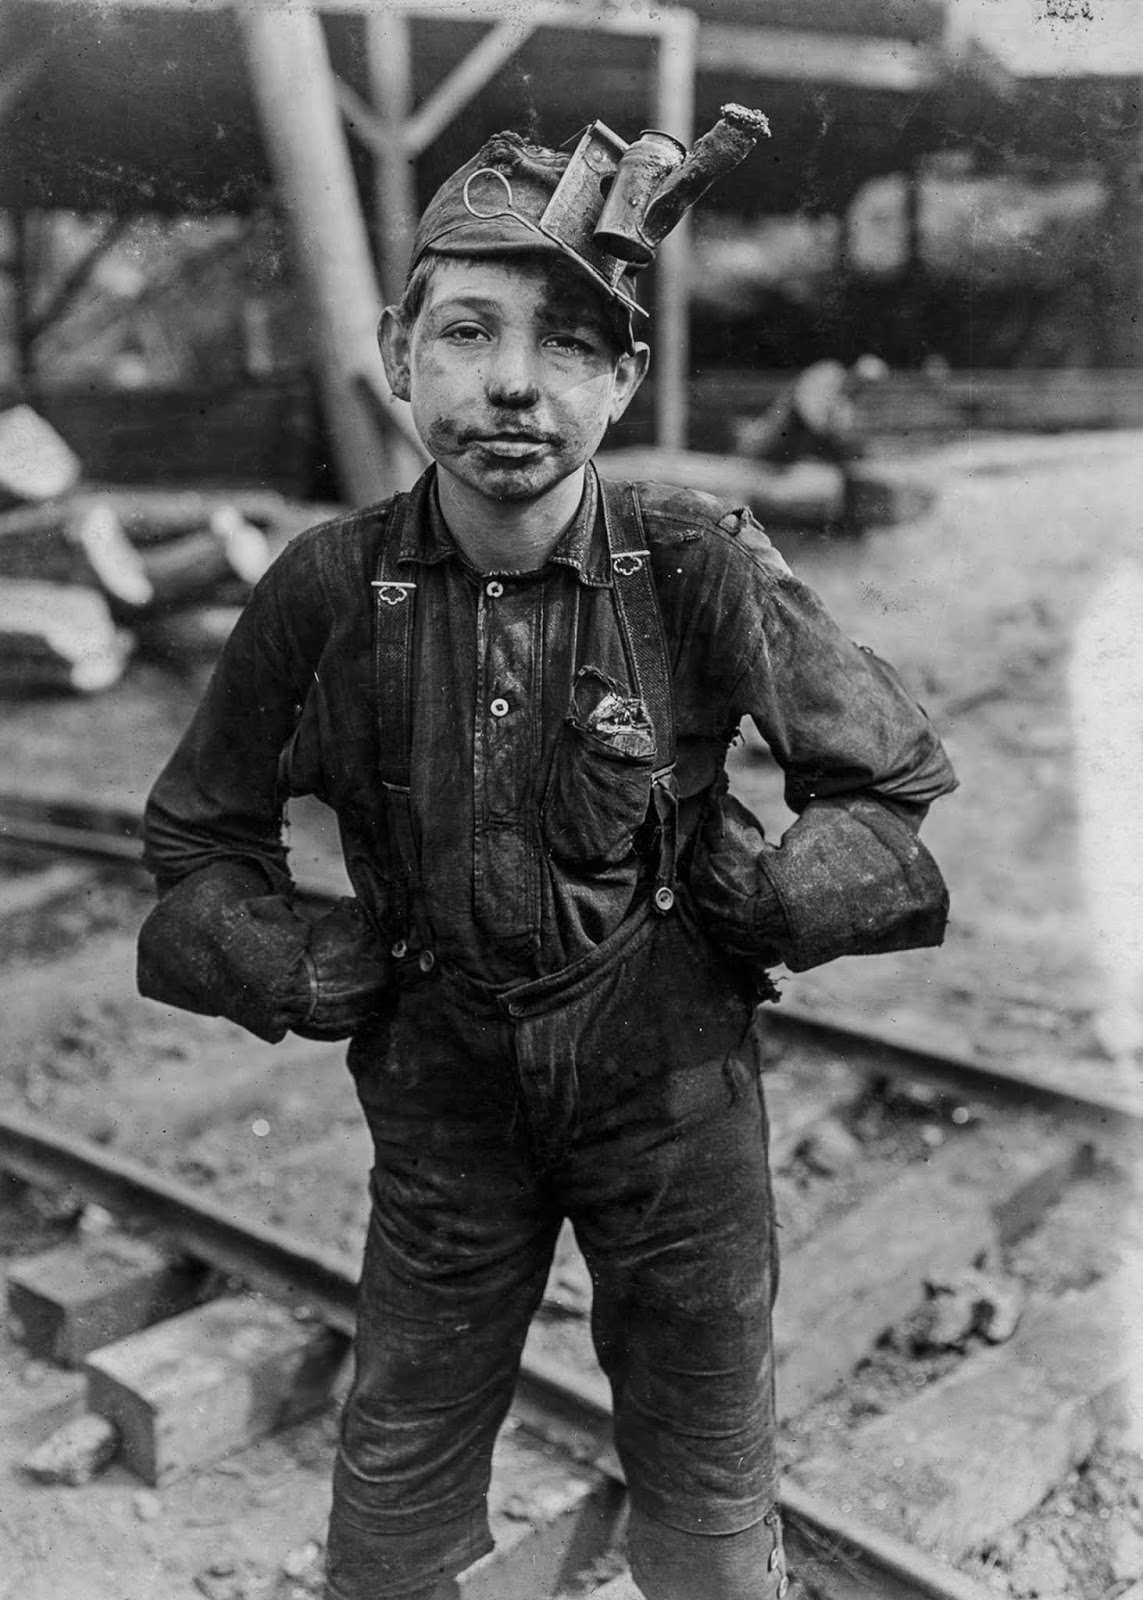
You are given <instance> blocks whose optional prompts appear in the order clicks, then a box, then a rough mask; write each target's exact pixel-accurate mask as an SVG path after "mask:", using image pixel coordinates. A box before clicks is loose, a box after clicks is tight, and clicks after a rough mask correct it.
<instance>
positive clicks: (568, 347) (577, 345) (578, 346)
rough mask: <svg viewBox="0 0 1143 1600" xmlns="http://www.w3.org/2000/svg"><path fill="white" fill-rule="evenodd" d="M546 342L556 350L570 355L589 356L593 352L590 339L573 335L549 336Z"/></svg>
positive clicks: (559, 334) (558, 334) (557, 334)
mask: <svg viewBox="0 0 1143 1600" xmlns="http://www.w3.org/2000/svg"><path fill="white" fill-rule="evenodd" d="M546 342H547V343H548V344H549V345H551V346H552V347H553V348H555V349H556V350H564V351H567V352H568V353H569V354H572V355H591V354H592V353H593V351H594V350H595V345H594V344H593V343H592V341H591V340H590V339H588V338H585V337H583V336H582V335H580V334H575V333H553V334H549V336H548V339H547V341H546Z"/></svg>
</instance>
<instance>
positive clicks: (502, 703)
mask: <svg viewBox="0 0 1143 1600" xmlns="http://www.w3.org/2000/svg"><path fill="white" fill-rule="evenodd" d="M488 709H489V711H491V713H492V715H493V716H494V717H506V716H507V715H508V702H507V700H505V699H504V697H503V696H502V695H497V696H496V699H495V700H494V701H493V702H492V704H491V705H490V706H489V708H488Z"/></svg>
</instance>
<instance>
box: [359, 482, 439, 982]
mask: <svg viewBox="0 0 1143 1600" xmlns="http://www.w3.org/2000/svg"><path fill="white" fill-rule="evenodd" d="M408 514H409V499H408V496H407V495H399V496H398V497H397V498H396V499H395V500H394V502H393V508H392V511H391V512H390V515H389V521H388V526H387V527H386V528H385V530H384V532H383V534H382V537H381V552H380V555H379V557H378V561H377V571H376V576H375V577H374V578H373V595H374V602H373V610H374V651H375V657H374V659H375V671H376V683H377V718H378V725H379V728H380V735H381V736H380V739H379V742H378V748H379V755H378V770H379V775H380V779H381V790H382V796H383V803H384V807H385V823H386V828H387V830H388V835H389V850H390V854H391V858H392V862H393V868H394V882H393V907H392V919H393V924H394V926H395V928H396V930H397V942H396V943H395V945H394V946H393V954H394V956H395V957H397V958H398V959H400V958H401V957H403V956H405V955H407V954H408V950H409V943H410V939H412V938H415V941H416V944H417V945H418V946H419V948H420V950H421V962H422V965H423V964H424V961H425V957H426V955H427V956H428V959H429V961H430V963H431V959H432V954H431V945H432V940H431V936H430V933H429V929H428V925H427V920H426V918H425V914H424V903H423V896H422V894H421V875H420V856H419V852H418V850H417V842H416V833H415V830H414V828H413V809H412V801H411V796H410V766H411V762H412V748H413V660H414V656H413V650H414V645H415V642H416V613H417V607H416V594H417V586H416V584H415V583H414V582H411V581H410V580H409V577H408V573H407V571H406V569H405V568H403V567H402V566H401V564H400V563H399V561H398V559H397V558H398V554H399V552H400V549H401V545H402V542H403V535H404V531H405V523H406V519H407V517H408Z"/></svg>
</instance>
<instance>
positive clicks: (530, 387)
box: [381, 256, 647, 502]
mask: <svg viewBox="0 0 1143 1600" xmlns="http://www.w3.org/2000/svg"><path fill="white" fill-rule="evenodd" d="M381 351H382V355H383V357H384V360H385V371H386V374H387V376H388V379H389V383H390V385H391V386H392V389H393V392H394V393H395V394H396V395H397V396H398V397H399V398H400V399H403V400H409V401H410V402H411V404H412V408H413V420H414V422H415V423H416V426H417V431H418V433H419V434H420V436H421V438H422V439H423V440H424V443H425V446H426V448H427V449H428V451H429V453H430V455H431V456H432V457H433V459H434V460H435V461H436V462H437V465H438V469H439V470H440V471H441V472H443V473H447V474H450V475H451V476H452V477H453V478H455V479H456V480H457V481H458V483H459V484H463V485H464V486H465V487H466V488H467V489H468V490H470V491H475V492H476V493H477V494H479V495H480V496H482V497H483V498H485V499H487V500H491V501H500V502H503V501H512V502H520V501H527V500H533V499H538V498H540V497H542V496H543V495H544V494H545V493H546V492H547V491H548V490H550V489H552V488H554V487H555V485H557V484H558V483H561V482H562V481H563V480H564V479H565V478H567V477H568V476H569V475H570V474H571V473H573V472H575V471H576V470H577V469H579V468H580V467H582V466H583V464H584V462H586V461H587V460H588V459H589V458H590V457H591V456H592V455H593V454H594V452H595V450H596V449H597V448H598V446H599V443H600V440H601V439H602V438H603V435H604V433H605V431H606V429H607V427H608V425H609V424H610V423H611V422H614V421H616V420H617V419H618V418H619V417H621V416H622V415H623V412H624V411H625V410H626V409H627V405H628V402H629V401H630V399H631V397H632V395H633V394H634V393H635V390H636V389H637V388H638V387H639V384H640V382H641V380H642V378H643V374H644V372H645V371H646V368H647V349H646V346H645V345H640V346H638V347H637V349H636V350H635V352H634V353H632V354H625V353H622V352H621V351H620V350H619V349H618V348H617V346H616V344H615V342H614V337H613V335H612V333H611V332H610V330H609V328H608V324H607V316H606V309H605V307H604V305H603V303H602V299H601V296H599V295H598V294H597V293H596V291H595V290H594V289H593V288H592V286H591V284H590V283H589V282H587V281H586V280H581V279H580V278H579V277H578V276H577V275H575V274H574V272H572V271H570V270H569V269H566V268H564V267H563V265H562V263H558V262H554V263H552V262H549V261H548V260H547V258H545V257H543V256H521V257H519V258H512V257H508V258H501V259H489V260H461V259H452V258H449V257H447V256H444V257H441V258H440V259H439V260H438V261H437V262H436V264H435V266H434V268H433V272H432V275H431V278H430V280H429V283H428V287H427V291H426V294H425V298H424V302H423V304H422V306H421V310H420V312H419V313H418V315H417V317H416V319H415V320H414V321H413V323H412V325H411V326H405V325H404V323H403V322H402V321H401V319H400V317H399V315H398V314H397V312H396V311H395V310H394V309H393V308H390V309H389V310H387V311H386V313H385V317H384V320H383V322H382V327H381Z"/></svg>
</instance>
